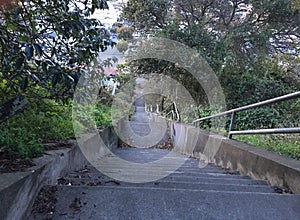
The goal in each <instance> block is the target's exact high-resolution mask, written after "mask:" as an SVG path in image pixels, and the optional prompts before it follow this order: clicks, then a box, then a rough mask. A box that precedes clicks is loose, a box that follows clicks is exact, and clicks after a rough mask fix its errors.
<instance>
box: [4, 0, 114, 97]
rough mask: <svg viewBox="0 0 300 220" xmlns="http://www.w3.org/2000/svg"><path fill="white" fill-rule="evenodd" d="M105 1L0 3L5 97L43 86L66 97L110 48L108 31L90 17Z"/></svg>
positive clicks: (49, 92)
mask: <svg viewBox="0 0 300 220" xmlns="http://www.w3.org/2000/svg"><path fill="white" fill-rule="evenodd" d="M107 7H108V6H107V3H106V1H105V0H51V1H48V0H22V1H15V2H13V3H11V4H2V5H0V85H1V86H0V87H1V90H2V91H1V92H2V93H4V95H7V96H8V95H13V94H16V93H19V92H22V91H25V90H26V89H28V88H30V89H31V93H33V92H34V89H37V90H40V89H41V88H43V89H44V90H43V91H46V92H44V95H45V96H47V97H49V98H53V97H56V98H57V97H68V96H70V95H71V91H72V89H73V88H74V85H76V83H77V82H78V79H79V77H80V76H81V74H82V72H81V71H80V68H76V67H78V66H79V65H80V64H81V63H83V62H84V63H88V62H89V61H91V60H93V59H94V58H95V57H97V55H98V54H99V52H101V51H104V50H105V49H106V48H107V47H108V46H109V45H110V42H109V40H108V38H109V34H108V32H107V31H106V30H105V29H104V28H103V27H102V26H101V23H100V21H99V20H95V19H90V18H89V16H90V15H91V14H93V13H94V12H95V10H96V9H105V8H107Z"/></svg>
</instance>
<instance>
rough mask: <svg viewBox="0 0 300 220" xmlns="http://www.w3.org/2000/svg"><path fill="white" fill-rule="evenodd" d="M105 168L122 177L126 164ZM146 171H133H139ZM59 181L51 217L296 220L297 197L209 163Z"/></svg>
mask: <svg viewBox="0 0 300 220" xmlns="http://www.w3.org/2000/svg"><path fill="white" fill-rule="evenodd" d="M167 153H168V151H166V150H160V149H136V148H123V149H119V150H117V152H116V155H117V156H119V157H122V158H124V159H126V160H130V161H133V162H135V163H143V162H145V161H146V162H149V161H155V160H157V159H159V158H161V157H162V156H164V155H166V154H167ZM109 166H110V167H111V172H119V173H120V174H121V175H122V170H123V169H125V168H126V167H119V164H110V165H109ZM162 169H164V170H165V172H168V171H170V170H168V168H167V167H163V168H162ZM151 172H153V170H143V171H142V172H141V170H132V173H138V174H140V175H151ZM170 172H171V171H170ZM59 183H60V184H58V185H57V191H56V194H55V196H56V198H57V203H56V209H55V211H54V213H53V215H51V217H52V219H272V220H273V219H293V220H295V219H300V195H292V194H277V193H275V192H274V190H273V189H272V188H271V187H270V186H268V185H267V183H266V182H263V181H257V180H252V179H250V178H249V177H245V176H240V175H238V174H235V173H231V172H229V171H226V170H223V169H221V168H219V167H215V166H213V165H207V166H206V167H204V168H199V161H197V160H196V159H192V158H189V159H187V161H186V162H185V164H184V165H182V166H181V167H180V168H179V169H178V170H176V171H175V172H171V174H170V175H169V176H167V177H165V178H163V179H160V180H157V181H153V182H148V183H128V182H121V181H117V180H114V179H112V178H110V177H108V176H106V175H103V174H101V172H99V171H98V170H96V169H95V168H93V167H91V166H88V167H86V168H85V169H83V170H78V171H74V172H71V173H69V174H68V175H67V176H66V177H64V178H61V179H60V180H59ZM44 217H45V213H44V214H43V213H42V214H35V215H33V216H31V218H30V219H44Z"/></svg>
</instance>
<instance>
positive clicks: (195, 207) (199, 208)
mask: <svg viewBox="0 0 300 220" xmlns="http://www.w3.org/2000/svg"><path fill="white" fill-rule="evenodd" d="M56 195H57V197H58V198H63V199H59V200H58V201H57V204H56V210H55V212H54V214H53V219H57V220H60V219H222V220H223V219H270V220H274V219H275V220H276V219H285V220H289V219H291V220H295V219H300V209H299V204H300V195H280V194H274V193H258V192H257V193H253V192H224V191H214V190H186V189H175V188H174V189H166V188H150V187H149V188H140V187H131V188H129V187H66V186H64V187H58V191H57V192H56ZM30 219H36V220H37V219H42V218H41V216H36V217H34V216H32V217H31V218H30Z"/></svg>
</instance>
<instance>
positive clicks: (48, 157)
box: [0, 129, 118, 220]
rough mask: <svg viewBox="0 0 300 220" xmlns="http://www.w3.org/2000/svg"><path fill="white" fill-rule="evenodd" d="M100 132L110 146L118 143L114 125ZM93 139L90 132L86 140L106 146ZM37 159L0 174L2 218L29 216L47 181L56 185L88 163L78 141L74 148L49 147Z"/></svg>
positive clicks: (97, 148) (99, 149) (86, 141)
mask: <svg viewBox="0 0 300 220" xmlns="http://www.w3.org/2000/svg"><path fill="white" fill-rule="evenodd" d="M100 134H101V137H102V140H103V142H104V143H105V144H106V146H108V148H109V149H110V150H113V149H114V148H116V147H117V143H118V139H117V137H116V135H115V134H114V133H113V132H112V129H105V130H103V131H101V133H100ZM93 139H95V137H94V136H90V137H89V138H87V139H86V140H85V142H84V144H86V145H87V146H90V147H91V146H93V147H94V149H95V150H97V151H101V149H103V147H102V146H99V142H94V140H93ZM97 146H98V147H97ZM34 162H35V163H36V164H37V166H36V167H32V168H30V169H29V170H28V171H27V172H19V173H6V174H0V219H1V220H6V219H7V220H12V219H13V220H19V219H26V217H27V216H28V215H29V214H30V213H29V212H30V210H31V207H32V205H33V202H34V199H35V197H36V196H37V194H38V192H39V190H40V189H41V188H42V187H43V186H44V185H47V184H51V185H54V184H56V183H57V179H58V178H59V177H60V176H63V175H64V174H66V173H67V172H69V171H71V170H76V169H80V168H83V167H84V166H85V165H87V164H89V162H88V161H87V160H86V158H85V157H84V156H83V154H82V151H81V149H80V148H79V147H78V145H77V143H76V141H74V145H73V147H72V148H69V149H62V150H54V151H48V152H46V154H45V155H44V156H42V157H40V158H36V159H34Z"/></svg>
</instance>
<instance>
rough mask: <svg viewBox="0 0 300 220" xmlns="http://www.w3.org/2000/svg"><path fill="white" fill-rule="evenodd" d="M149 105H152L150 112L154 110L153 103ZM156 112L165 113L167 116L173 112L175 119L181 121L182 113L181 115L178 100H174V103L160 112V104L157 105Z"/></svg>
mask: <svg viewBox="0 0 300 220" xmlns="http://www.w3.org/2000/svg"><path fill="white" fill-rule="evenodd" d="M146 106H147V105H146ZM147 107H148V106H147ZM147 107H146V109H147ZM149 107H150V109H149V112H153V109H152V105H150V106H149ZM156 113H158V114H160V115H163V114H164V115H165V117H168V116H169V115H171V114H172V119H173V120H176V121H180V115H179V112H178V108H177V105H176V102H172V104H170V105H169V106H168V107H166V108H165V109H164V110H163V111H161V112H159V109H158V105H157V108H156Z"/></svg>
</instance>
